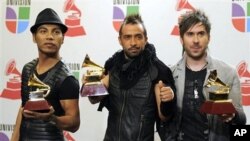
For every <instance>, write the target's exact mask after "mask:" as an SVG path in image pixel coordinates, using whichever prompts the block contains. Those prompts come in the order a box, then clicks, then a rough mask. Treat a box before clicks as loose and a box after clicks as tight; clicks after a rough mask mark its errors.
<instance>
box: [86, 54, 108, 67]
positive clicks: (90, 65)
mask: <svg viewBox="0 0 250 141" xmlns="http://www.w3.org/2000/svg"><path fill="white" fill-rule="evenodd" d="M82 67H97V68H101V69H102V70H103V69H104V68H103V67H102V66H100V65H97V64H96V63H94V62H93V61H91V60H90V58H89V56H88V54H86V56H85V59H84V61H83V63H82Z"/></svg>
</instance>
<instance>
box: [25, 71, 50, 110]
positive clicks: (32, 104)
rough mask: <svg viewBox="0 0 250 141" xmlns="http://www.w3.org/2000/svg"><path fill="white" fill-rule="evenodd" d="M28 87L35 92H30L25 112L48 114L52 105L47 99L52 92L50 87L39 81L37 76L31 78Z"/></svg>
mask: <svg viewBox="0 0 250 141" xmlns="http://www.w3.org/2000/svg"><path fill="white" fill-rule="evenodd" d="M28 86H29V87H30V88H31V89H36V90H35V91H30V92H29V100H28V101H27V102H26V103H25V105H24V110H30V111H37V112H48V111H49V107H50V104H49V103H48V101H47V100H46V99H45V97H46V96H48V94H49V92H50V86H49V85H46V84H45V83H43V82H42V81H41V80H39V79H38V78H37V77H36V75H35V74H33V75H32V77H30V79H29V81H28Z"/></svg>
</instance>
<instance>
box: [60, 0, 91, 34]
mask: <svg viewBox="0 0 250 141" xmlns="http://www.w3.org/2000/svg"><path fill="white" fill-rule="evenodd" d="M64 12H66V13H70V15H68V17H67V18H66V19H65V24H66V25H67V27H68V31H67V32H66V33H65V36H71V37H72V36H80V35H86V32H85V30H84V28H83V26H81V25H80V18H81V11H80V10H79V9H78V8H77V7H76V5H75V2H74V0H66V1H65V3H64Z"/></svg>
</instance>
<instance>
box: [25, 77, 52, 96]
mask: <svg viewBox="0 0 250 141" xmlns="http://www.w3.org/2000/svg"><path fill="white" fill-rule="evenodd" d="M28 86H30V87H36V88H37V91H44V92H46V93H45V94H44V97H46V96H47V95H48V94H49V92H50V86H49V85H47V84H45V83H43V82H42V81H41V80H39V79H38V78H37V76H36V75H35V74H33V75H32V77H30V78H29V81H28Z"/></svg>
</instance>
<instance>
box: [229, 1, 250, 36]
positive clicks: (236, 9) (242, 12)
mask: <svg viewBox="0 0 250 141" xmlns="http://www.w3.org/2000/svg"><path fill="white" fill-rule="evenodd" d="M247 1H248V2H247ZM249 11H250V1H249V0H241V1H240V0H238V1H236V0H234V1H233V3H232V24H233V26H234V28H235V29H236V30H238V31H240V32H250V12H249Z"/></svg>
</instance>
